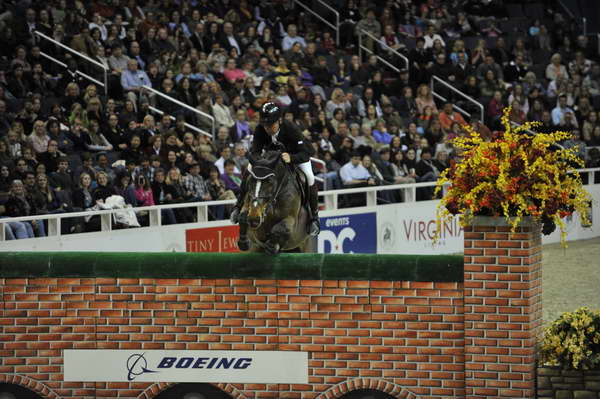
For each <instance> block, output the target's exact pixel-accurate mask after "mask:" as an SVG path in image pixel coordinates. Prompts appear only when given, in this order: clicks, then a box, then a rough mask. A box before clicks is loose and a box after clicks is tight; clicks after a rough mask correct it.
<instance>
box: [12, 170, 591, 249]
mask: <svg viewBox="0 0 600 399" xmlns="http://www.w3.org/2000/svg"><path fill="white" fill-rule="evenodd" d="M578 171H579V173H580V174H589V179H588V180H587V185H592V184H594V181H595V176H596V173H600V168H587V169H578ZM436 184H437V183H436V182H427V183H408V184H393V185H389V186H388V185H384V186H373V187H357V188H344V189H340V190H327V191H321V192H319V197H323V198H324V204H325V208H324V210H327V211H329V210H336V209H338V197H339V196H340V195H347V194H361V193H362V194H366V196H367V201H366V206H368V207H372V206H376V205H377V194H378V193H379V192H382V191H388V190H400V191H402V192H403V194H406V192H407V191H410V193H411V194H412V195H410V196H406V195H404V198H410V200H407V201H405V202H411V203H412V202H416V190H417V189H418V188H423V187H434V186H435V185H436ZM447 185H448V184H447ZM235 202H236V201H235V200H222V201H206V202H190V203H181V204H168V205H154V206H144V207H137V208H125V209H107V210H101V211H85V212H73V213H59V214H48V215H35V216H23V217H16V218H4V219H0V242H1V241H4V240H5V232H4V225H3V224H4V223H10V222H26V221H32V220H47V221H48V229H47V235H48V236H60V235H61V221H62V220H63V219H68V218H82V217H88V216H94V215H98V216H100V220H101V231H111V230H112V219H113V216H112V215H114V214H117V213H119V212H123V211H124V210H133V211H135V212H140V211H147V212H148V215H149V226H148V227H157V226H162V218H161V211H162V210H164V209H180V208H195V209H196V217H197V219H196V220H197V221H198V222H207V221H208V207H209V206H217V205H233V204H235ZM140 228H144V227H140ZM70 235H73V234H70Z"/></svg>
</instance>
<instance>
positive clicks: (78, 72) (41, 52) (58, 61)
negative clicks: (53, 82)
mask: <svg viewBox="0 0 600 399" xmlns="http://www.w3.org/2000/svg"><path fill="white" fill-rule="evenodd" d="M40 55H41V56H42V57H44V58H47V59H49V60H50V61H52V62H54V63H56V64H58V65H60V66H61V67H63V68H66V67H67V64H65V63H64V62H62V61H60V60H57V59H56V58H54V57H52V56H51V55H48V54H46V53H44V52H43V51H40ZM75 73H76V74H78V75H81V76H83V77H84V78H86V79H87V80H89V81H91V82H94V83H95V84H97V85H98V86H101V87H104V83H102V82H100V81H99V80H97V79H96V78H93V77H91V76H90V75H88V74H87V73H84V72H81V71H80V70H76V71H75Z"/></svg>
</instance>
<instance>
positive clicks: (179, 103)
mask: <svg viewBox="0 0 600 399" xmlns="http://www.w3.org/2000/svg"><path fill="white" fill-rule="evenodd" d="M142 87H143V88H144V89H146V90H148V91H150V92H152V93H154V94H156V95H157V96H160V97H162V98H164V99H167V100H169V101H171V102H173V103H175V104H177V105H179V106H180V107H183V108H185V109H187V110H190V111H192V112H194V113H196V114H199V115H202V116H204V117H205V118H208V119H210V121H211V124H212V134H213V137H214V135H215V118H214V116H212V115H209V114H207V113H206V112H202V111H200V110H199V109H197V108H194V107H191V106H189V105H187V104H186V103H183V102H181V101H179V100H177V99H176V98H173V97H171V96H168V95H166V94H165V93H163V92H161V91H159V90H156V89H154V88H152V87H150V86H146V85H143V86H142Z"/></svg>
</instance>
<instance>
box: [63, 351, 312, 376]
mask: <svg viewBox="0 0 600 399" xmlns="http://www.w3.org/2000/svg"><path fill="white" fill-rule="evenodd" d="M64 356H65V358H64V379H65V381H78V382H131V381H136V382H138V381H140V382H156V381H161V382H223V383H257V384H307V383H308V352H286V351H175V350H164V351H163V350H147V351H141V350H74V349H66V350H65V351H64Z"/></svg>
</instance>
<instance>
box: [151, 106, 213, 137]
mask: <svg viewBox="0 0 600 399" xmlns="http://www.w3.org/2000/svg"><path fill="white" fill-rule="evenodd" d="M148 109H149V110H150V111H152V112H156V113H157V114H159V115H164V114H165V113H164V111H161V110H160V109H158V108H156V107H153V106H152V105H150V106H149V107H148ZM169 118H170V119H171V120H173V121H175V120H177V118H175V117H174V116H173V115H169ZM185 127H187V128H188V129H190V130H193V131H195V132H196V133H200V134H201V135H203V136H206V137H208V138H212V134H210V133H208V132H205V131H204V130H202V129H200V128H199V127H196V126H194V125H190V124H189V123H187V122H185Z"/></svg>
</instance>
